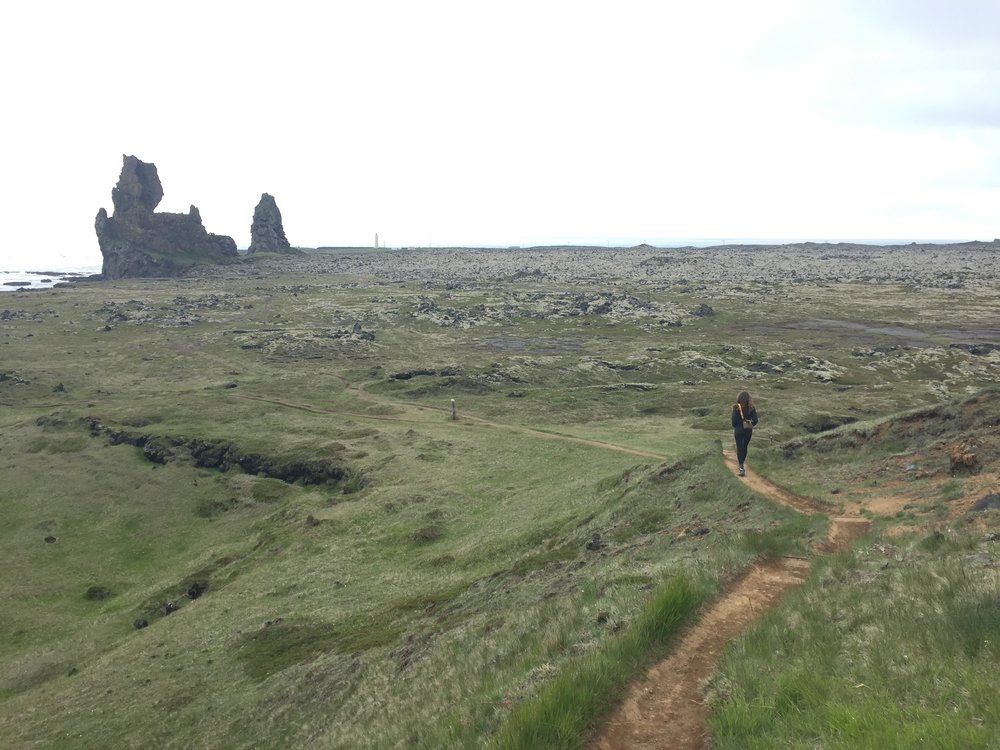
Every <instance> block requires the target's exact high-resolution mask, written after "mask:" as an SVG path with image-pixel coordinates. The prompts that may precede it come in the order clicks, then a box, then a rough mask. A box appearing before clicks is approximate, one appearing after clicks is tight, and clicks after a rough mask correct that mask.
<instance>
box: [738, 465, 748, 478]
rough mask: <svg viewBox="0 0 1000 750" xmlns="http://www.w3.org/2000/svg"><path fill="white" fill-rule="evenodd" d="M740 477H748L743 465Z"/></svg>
mask: <svg viewBox="0 0 1000 750" xmlns="http://www.w3.org/2000/svg"><path fill="white" fill-rule="evenodd" d="M739 475H740V476H741V477H745V476H746V475H747V470H746V469H744V468H743V464H740V471H739Z"/></svg>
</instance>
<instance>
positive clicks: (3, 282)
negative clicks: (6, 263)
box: [0, 266, 101, 292]
mask: <svg viewBox="0 0 1000 750" xmlns="http://www.w3.org/2000/svg"><path fill="white" fill-rule="evenodd" d="M100 272H101V267H100V266H83V267H76V268H73V269H71V270H63V271H56V270H53V271H0V292H16V291H18V290H21V289H24V290H29V291H30V290H32V289H51V288H52V287H53V286H55V285H56V284H61V283H63V282H66V281H78V280H80V279H85V278H87V277H89V276H93V275H94V274H99V273H100Z"/></svg>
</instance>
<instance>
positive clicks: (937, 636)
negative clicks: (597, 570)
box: [709, 390, 1000, 749]
mask: <svg viewBox="0 0 1000 750" xmlns="http://www.w3.org/2000/svg"><path fill="white" fill-rule="evenodd" d="M858 443H860V444H861V445H862V446H863V449H862V450H858V448H857V444H858ZM901 445H902V446H905V447H906V450H905V452H900V446H901ZM852 446H853V447H852ZM784 448H785V449H784V451H783V453H782V454H781V455H779V456H774V457H772V460H770V461H768V464H769V465H770V466H772V467H773V469H774V470H775V472H776V473H777V472H778V469H779V467H780V468H781V469H782V472H783V473H787V474H788V476H790V477H791V476H795V475H797V474H801V473H802V472H801V468H799V469H798V471H796V469H795V468H794V467H795V466H796V465H800V464H802V463H807V464H809V465H812V466H817V467H822V473H823V474H826V475H827V476H829V475H830V474H832V475H833V477H832V478H833V481H835V482H843V481H844V477H843V474H844V473H846V472H851V473H852V474H853V475H854V476H855V477H858V478H859V479H865V478H868V477H878V478H880V479H881V480H882V481H881V482H876V480H870V479H869V480H867V481H864V482H861V483H859V485H858V487H857V492H858V493H861V494H863V495H864V498H865V499H862V500H861V501H860V502H862V503H867V504H868V505H869V506H871V507H874V508H876V509H878V508H879V502H878V500H879V499H882V500H884V499H885V498H886V497H887V489H888V492H890V493H892V494H890V495H888V496H889V497H894V498H895V499H896V505H895V508H893V507H883V508H882V509H881V510H882V512H873V513H872V514H871V515H872V516H873V518H874V519H875V521H876V523H877V527H876V528H877V529H878V531H877V532H876V533H875V534H873V535H872V536H871V537H870V538H868V539H866V540H865V541H864V543H863V544H860V545H858V546H856V547H855V548H853V549H851V550H849V551H847V552H844V553H842V554H840V555H838V556H836V557H833V558H830V559H825V560H822V561H819V562H817V564H816V565H814V568H813V571H812V575H811V578H810V580H809V582H808V583H807V585H806V586H805V587H803V588H802V589H801V590H799V591H796V592H795V593H793V594H792V595H791V596H789V597H788V599H787V600H786V601H785V603H784V604H783V605H782V606H781V607H780V608H778V609H777V610H775V611H773V612H772V613H770V614H769V615H768V616H766V617H765V618H764V620H763V621H762V622H760V623H758V624H757V625H755V626H754V627H752V628H751V629H750V630H749V631H748V632H747V633H745V634H744V635H743V636H742V637H741V638H740V639H739V640H738V641H737V642H736V643H734V644H732V646H731V648H730V649H729V651H728V653H727V655H726V657H725V658H724V660H723V662H722V663H721V665H720V668H719V670H718V671H717V672H716V674H715V676H714V678H713V681H712V684H711V686H710V689H709V694H710V696H711V698H712V700H713V704H714V709H713V715H712V719H711V724H712V728H713V730H714V733H715V737H716V746H717V747H732V748H754V747H759V748H772V747H817V746H819V747H826V748H873V749H874V748H910V747H919V746H922V745H927V746H932V747H938V748H991V747H997V746H998V744H1000V697H998V696H1000V673H998V671H997V669H996V664H997V659H998V657H1000V573H998V570H1000V564H998V560H1000V533H998V528H1000V494H998V492H997V490H998V489H1000V482H998V474H997V464H996V455H997V449H998V448H1000V392H997V391H996V390H989V391H986V392H984V393H983V394H981V395H979V396H977V397H975V398H973V399H970V400H967V401H964V402H959V403H952V404H946V405H941V406H939V407H935V408H933V409H926V410H921V411H918V412H912V413H908V414H904V415H901V416H899V417H896V418H893V419H891V420H888V421H885V422H882V423H880V424H878V425H874V426H872V427H870V428H869V427H865V428H860V429H844V430H842V431H840V432H839V433H838V434H834V435H830V436H828V437H825V438H818V439H810V440H803V441H795V442H794V443H793V444H791V445H787V446H785V447H784ZM970 451H971V452H970ZM963 456H965V457H969V456H972V457H973V459H972V460H971V461H969V462H968V464H966V463H965V462H963V461H962V460H956V459H961V458H962V457H963ZM904 461H905V464H904V463H903V462H904ZM917 467H920V468H917ZM828 469H829V471H828ZM918 472H919V474H918ZM880 485H881V489H878V488H879V486H880ZM876 490H878V491H876ZM848 502H850V500H848ZM895 509H898V510H895Z"/></svg>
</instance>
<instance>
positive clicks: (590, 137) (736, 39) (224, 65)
mask: <svg viewBox="0 0 1000 750" xmlns="http://www.w3.org/2000/svg"><path fill="white" fill-rule="evenodd" d="M3 15H4V18H3V24H2V28H0V66H2V69H3V71H4V73H3V87H4V97H3V100H4V107H3V129H2V135H0V139H2V142H0V154H2V179H0V191H2V192H0V199H2V201H3V206H4V208H5V213H6V215H5V218H4V224H5V230H4V238H3V239H4V245H3V247H2V249H0V268H4V267H12V266H17V265H19V264H18V263H16V262H15V258H23V257H24V256H25V255H26V254H27V253H28V252H29V251H30V253H32V255H31V258H32V261H34V260H38V261H39V262H40V261H42V260H46V261H48V260H51V262H53V263H62V264H63V265H67V264H69V263H93V264H95V265H97V264H99V263H100V252H99V250H98V246H97V239H96V236H95V234H94V228H93V220H94V216H95V214H96V213H97V209H98V208H99V207H101V206H104V207H106V208H107V209H108V210H109V211H110V210H111V208H112V205H111V188H112V187H113V186H114V185H115V183H116V182H117V179H118V175H119V172H120V170H121V159H122V154H133V155H135V156H137V157H139V158H140V159H142V160H143V161H151V162H154V163H155V164H156V166H157V168H158V171H159V174H160V179H161V181H162V183H163V189H164V193H165V196H164V199H163V201H162V202H161V204H160V206H159V208H158V210H160V211H178V212H186V211H187V210H188V207H189V206H190V205H191V204H194V205H196V206H198V208H199V209H200V211H201V215H202V218H203V221H204V223H205V226H206V228H207V229H208V230H209V231H211V232H215V233H217V234H228V235H230V236H232V237H233V238H234V239H235V240H236V243H237V245H239V246H240V247H246V245H247V244H249V239H250V237H249V228H250V221H251V217H252V214H253V209H254V206H255V205H256V204H257V201H258V200H259V199H260V195H261V193H263V192H268V193H271V194H272V195H274V196H275V198H276V200H277V203H278V206H279V208H280V209H281V212H282V214H283V217H284V225H285V231H286V234H287V235H288V238H289V240H290V241H291V242H292V244H293V245H299V246H317V245H371V244H373V242H374V235H375V233H376V232H378V233H379V235H380V237H381V238H382V239H383V241H387V242H388V243H389V245H391V246H399V245H427V244H434V245H444V244H470V245H471V244H529V243H536V242H547V241H561V240H565V239H579V240H592V241H594V242H597V243H601V244H603V243H604V242H606V241H608V240H611V241H613V240H614V239H615V238H635V239H638V240H642V239H650V240H652V239H657V238H718V239H720V240H722V239H729V240H732V239H738V238H744V239H746V238H791V239H794V238H801V239H814V240H829V239H840V238H866V239H879V238H895V239H985V240H989V239H993V238H994V237H997V236H1000V96H998V92H1000V41H998V40H1000V0H955V1H953V2H949V1H946V0H884V1H880V0H757V1H756V2H752V3H751V2H746V0H715V2H712V3H695V2H690V1H689V0H684V1H683V2H675V1H672V0H660V1H659V2H629V1H628V0H616V1H615V2H610V1H605V2H588V1H587V0H574V1H572V2H562V1H561V0H557V1H546V0H531V1H529V2H521V1H520V0H505V2H502V3H481V2H473V1H471V0H463V1H460V2H441V1H437V0H429V1H427V2H418V1H415V0H409V1H396V0H388V1H386V2H358V1H356V0H351V1H350V2H344V1H339V0H334V1H333V2H327V3H319V2H315V3H314V2H299V1H298V0H283V1H282V2H280V3H279V2H273V0H272V1H269V2H257V1H256V0H252V1H249V2H248V1H245V0H244V1H243V2H224V1H223V0H199V1H198V2H190V1H188V0H173V1H172V2H170V3H150V2H137V1H136V0H129V1H128V2H110V1H107V0H96V1H94V2H87V3H83V2H48V3H31V2H18V3H15V4H12V5H11V7H9V8H7V9H6V10H5V11H4V14H3ZM20 265H25V264H24V263H21V264H20ZM28 265H33V263H29V264H28Z"/></svg>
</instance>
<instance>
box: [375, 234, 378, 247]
mask: <svg viewBox="0 0 1000 750" xmlns="http://www.w3.org/2000/svg"><path fill="white" fill-rule="evenodd" d="M375 247H376V248H377V247H378V232H375Z"/></svg>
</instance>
